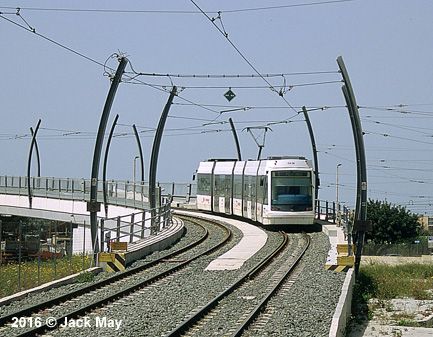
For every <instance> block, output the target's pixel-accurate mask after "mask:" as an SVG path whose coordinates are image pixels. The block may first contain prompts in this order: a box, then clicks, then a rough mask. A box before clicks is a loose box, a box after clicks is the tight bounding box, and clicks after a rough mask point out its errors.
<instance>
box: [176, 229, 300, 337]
mask: <svg viewBox="0 0 433 337" xmlns="http://www.w3.org/2000/svg"><path fill="white" fill-rule="evenodd" d="M281 236H282V240H281V244H280V245H279V246H278V247H277V248H276V249H275V250H274V251H272V252H271V253H270V254H269V255H268V256H266V257H265V258H264V259H263V261H261V262H260V263H258V264H257V265H256V266H254V267H253V268H252V269H251V270H249V271H248V272H246V273H245V274H243V275H242V276H241V277H240V278H238V279H237V280H236V281H235V282H234V283H233V284H231V285H230V286H229V287H228V288H227V289H225V290H224V291H223V292H221V293H220V294H218V295H217V296H215V297H214V298H213V299H212V300H211V301H209V302H208V303H207V304H205V305H204V306H202V307H200V308H197V309H196V310H194V313H192V314H191V315H190V316H189V317H188V318H187V319H185V320H184V321H183V322H181V323H180V324H179V325H178V326H177V327H176V328H175V329H174V330H172V331H170V332H168V334H167V336H170V337H173V336H203V335H204V334H205V333H206V331H214V332H215V331H218V334H223V335H224V336H240V335H241V334H242V332H243V331H244V330H245V329H247V328H248V327H249V326H250V325H251V323H252V322H253V321H254V320H255V319H256V318H258V319H259V320H261V322H262V323H263V322H264V321H265V320H266V317H268V316H267V315H269V311H268V312H267V313H266V315H262V316H261V317H260V313H261V312H262V311H263V309H264V308H265V307H266V304H267V303H268V301H269V300H270V299H271V298H272V297H273V296H275V294H276V293H277V291H278V289H280V288H281V287H282V285H283V284H284V283H285V282H286V280H287V279H288V278H289V276H290V275H291V274H293V273H294V271H295V270H296V271H297V274H295V276H292V281H293V280H294V279H295V278H296V275H298V274H299V272H300V271H301V270H302V266H301V267H299V262H300V260H301V258H302V256H303V255H304V253H305V251H306V250H307V248H308V245H309V237H308V236H307V235H305V234H303V235H302V236H301V237H298V238H296V239H297V240H296V241H297V244H296V245H295V246H296V247H295V248H294V249H293V247H292V249H291V250H290V249H289V248H290V247H289V245H288V243H289V238H288V235H287V234H286V233H283V232H282V233H281ZM276 256H279V258H278V260H279V261H285V262H287V263H283V264H281V263H277V260H274V258H275V257H276ZM276 268H277V269H276ZM275 269H276V270H275ZM254 282H262V283H263V284H267V286H266V287H265V288H263V289H264V290H265V292H264V293H263V294H257V293H255V292H249V290H248V288H249V286H250V285H251V284H252V283H254ZM287 288H288V286H287V285H286V289H287ZM248 293H249V294H250V295H245V294H248ZM230 297H231V299H230ZM239 301H241V302H242V301H245V302H248V301H250V302H251V304H250V305H249V306H248V308H247V309H243V310H244V311H242V309H239V308H240V307H239V306H236V304H235V303H236V302H239ZM224 307H226V308H224ZM230 311H232V312H233V311H234V312H237V313H236V314H235V315H231V317H228V314H227V313H228V312H230ZM228 320H230V321H231V323H230V324H231V327H230V324H228V323H227V321H228ZM219 322H224V323H223V324H220V323H219ZM257 324H259V323H257ZM218 325H219V326H218ZM257 326H259V325H256V327H255V329H256V330H257ZM227 327H229V328H228V329H227ZM224 329H226V330H224Z"/></svg>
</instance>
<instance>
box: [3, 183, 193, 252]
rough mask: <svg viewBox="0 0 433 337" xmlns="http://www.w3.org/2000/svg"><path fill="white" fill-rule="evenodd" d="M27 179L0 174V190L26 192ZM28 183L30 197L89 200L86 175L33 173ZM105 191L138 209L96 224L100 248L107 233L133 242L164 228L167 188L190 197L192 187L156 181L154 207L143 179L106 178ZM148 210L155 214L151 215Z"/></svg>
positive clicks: (113, 199)
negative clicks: (139, 181)
mask: <svg viewBox="0 0 433 337" xmlns="http://www.w3.org/2000/svg"><path fill="white" fill-rule="evenodd" d="M28 181H29V180H28V178H27V177H19V176H0V193H3V194H9V195H22V196H28V195H29V190H28V186H27V185H28ZM30 184H31V187H30V193H31V196H32V197H43V198H53V199H65V200H76V201H83V202H87V201H90V187H91V181H90V180H89V179H74V178H53V177H43V178H41V177H32V178H31V179H30ZM106 191H107V203H108V204H110V205H117V206H125V207H132V208H135V209H138V210H140V211H138V212H135V213H131V214H128V215H123V216H119V217H114V218H105V219H101V221H100V224H99V228H100V233H101V241H100V242H101V250H102V251H103V244H104V241H105V239H106V238H108V237H110V239H108V242H110V241H117V242H118V241H120V240H121V239H122V238H124V237H126V236H128V237H129V240H128V241H129V242H132V241H133V238H134V237H139V238H144V237H145V236H147V235H149V234H155V233H157V232H158V231H160V230H162V229H164V228H165V227H166V226H167V225H168V224H169V221H171V202H172V197H171V195H170V192H171V193H173V194H176V195H178V193H185V194H184V195H183V196H182V197H183V198H185V199H187V200H189V198H190V195H191V191H193V189H192V187H191V184H174V183H170V184H159V187H158V189H157V207H155V209H153V210H152V209H150V206H149V198H148V195H149V186H148V185H147V184H145V183H143V184H142V183H131V182H129V181H109V182H106ZM162 191H164V194H168V197H165V196H162V195H161V193H162ZM178 196H179V195H178ZM179 197H180V196H179ZM97 198H98V199H97V201H98V202H101V203H102V202H103V200H104V198H103V194H102V182H99V183H98V194H97ZM150 214H155V215H154V217H153V219H152V217H151V215H150ZM152 220H153V221H152ZM152 224H153V226H152ZM113 232H114V233H115V235H114V238H111V236H112V233H113ZM107 233H108V234H107ZM122 241H123V240H122Z"/></svg>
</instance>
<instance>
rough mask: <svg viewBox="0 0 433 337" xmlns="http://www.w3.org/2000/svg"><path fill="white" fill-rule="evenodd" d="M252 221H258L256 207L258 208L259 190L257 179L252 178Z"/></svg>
mask: <svg viewBox="0 0 433 337" xmlns="http://www.w3.org/2000/svg"><path fill="white" fill-rule="evenodd" d="M250 181H251V220H253V221H256V220H257V212H256V206H257V196H256V193H257V188H256V177H251V180H250Z"/></svg>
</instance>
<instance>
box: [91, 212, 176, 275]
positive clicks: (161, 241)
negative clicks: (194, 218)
mask: <svg viewBox="0 0 433 337" xmlns="http://www.w3.org/2000/svg"><path fill="white" fill-rule="evenodd" d="M184 230H185V226H184V223H183V221H182V220H181V219H179V218H176V217H173V218H172V223H171V226H168V227H166V228H164V229H163V230H162V231H160V232H158V233H157V234H156V235H150V236H148V237H146V238H144V239H142V240H138V241H136V242H133V243H128V245H127V249H126V250H123V251H121V250H119V251H115V252H110V253H100V254H99V255H98V261H99V266H101V267H102V268H103V270H104V271H109V272H116V271H120V270H124V269H125V268H126V266H128V265H130V264H131V263H132V262H134V261H136V260H138V259H141V258H142V257H144V256H146V255H148V254H150V253H152V252H154V251H158V250H163V249H166V248H168V247H170V246H171V245H172V244H173V243H175V242H176V241H177V240H179V239H180V238H181V237H182V236H183V234H184Z"/></svg>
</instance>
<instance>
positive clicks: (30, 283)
mask: <svg viewBox="0 0 433 337" xmlns="http://www.w3.org/2000/svg"><path fill="white" fill-rule="evenodd" d="M90 260H91V256H90V255H88V256H85V258H84V269H87V268H89V267H90ZM71 261H72V264H71V268H70V263H69V257H63V258H61V259H58V260H57V261H56V264H57V266H56V279H59V278H62V277H65V276H68V275H70V274H75V273H78V272H79V271H81V270H82V269H83V256H82V255H73V256H72V259H71ZM18 271H19V266H18V263H8V264H2V265H1V273H0V297H4V296H9V295H12V294H15V293H17V292H18V291H19V288H18ZM69 271H70V272H69ZM39 273H40V284H44V283H47V282H51V281H54V279H55V278H54V261H53V260H49V261H41V263H40V272H39ZM86 274H87V273H86ZM87 278H90V277H89V276H83V277H82V279H83V280H85V279H87ZM82 282H84V281H82ZM37 286H38V261H37V260H32V261H23V262H22V263H21V291H22V290H26V289H30V288H34V287H37Z"/></svg>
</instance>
